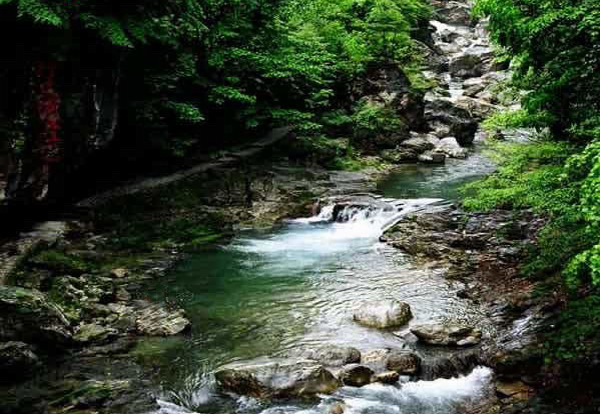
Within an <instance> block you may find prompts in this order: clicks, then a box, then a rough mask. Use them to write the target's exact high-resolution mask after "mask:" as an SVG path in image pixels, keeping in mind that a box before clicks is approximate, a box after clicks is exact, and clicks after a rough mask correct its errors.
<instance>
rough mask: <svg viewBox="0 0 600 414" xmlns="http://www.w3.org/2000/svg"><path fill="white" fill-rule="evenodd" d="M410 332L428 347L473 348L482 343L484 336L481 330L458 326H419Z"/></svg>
mask: <svg viewBox="0 0 600 414" xmlns="http://www.w3.org/2000/svg"><path fill="white" fill-rule="evenodd" d="M410 331H411V332H412V333H413V334H414V335H415V336H416V337H417V338H419V341H421V342H424V343H426V344H428V345H444V346H471V345H476V344H478V343H479V342H481V336H482V335H481V331H480V330H479V329H476V328H474V327H472V326H466V325H457V324H448V325H443V324H431V325H419V326H414V327H412V328H411V330H410Z"/></svg>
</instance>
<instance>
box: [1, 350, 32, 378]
mask: <svg viewBox="0 0 600 414" xmlns="http://www.w3.org/2000/svg"><path fill="white" fill-rule="evenodd" d="M38 366H39V359H38V357H37V355H36V354H35V353H34V352H33V349H32V348H31V346H29V345H28V344H25V343H23V342H5V343H0V372H2V375H1V376H0V382H4V381H6V382H11V381H12V380H14V379H15V378H17V379H18V378H22V377H25V376H27V375H28V374H30V373H31V372H33V371H34V370H35V368H37V367H38Z"/></svg>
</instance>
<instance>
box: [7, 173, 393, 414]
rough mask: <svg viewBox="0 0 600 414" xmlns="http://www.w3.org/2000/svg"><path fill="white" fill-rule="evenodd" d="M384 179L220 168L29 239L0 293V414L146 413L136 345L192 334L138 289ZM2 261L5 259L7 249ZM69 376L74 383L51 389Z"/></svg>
mask: <svg viewBox="0 0 600 414" xmlns="http://www.w3.org/2000/svg"><path fill="white" fill-rule="evenodd" d="M384 171H385V170H377V169H371V170H366V171H362V172H343V171H339V172H332V171H327V170H325V169H323V168H320V167H312V168H307V167H305V166H294V165H292V164H290V163H289V162H287V161H273V162H268V163H265V164H261V165H255V166H254V167H253V169H252V171H251V172H249V173H248V174H244V173H243V172H239V170H237V169H236V168H233V167H231V168H225V169H222V170H220V171H219V172H218V173H214V172H211V173H205V174H202V175H200V176H195V177H192V178H190V179H188V180H185V182H183V183H181V185H180V186H179V187H177V188H173V187H170V188H166V189H165V190H164V191H158V192H157V191H153V192H151V193H147V194H145V195H143V196H139V195H136V196H135V198H136V200H135V202H134V203H135V205H136V208H131V205H130V204H127V203H128V201H129V199H125V200H122V199H121V200H119V201H118V202H117V203H113V204H108V205H107V206H106V207H105V208H104V209H103V210H100V209H97V210H95V215H94V217H90V218H89V219H88V220H86V221H82V220H78V221H69V222H62V223H60V225H59V226H58V227H57V228H60V232H51V233H52V237H41V238H40V237H35V243H33V244H32V243H27V245H26V246H27V249H25V248H23V249H21V250H20V251H21V254H20V256H19V257H20V260H19V262H18V263H15V264H13V268H12V271H11V272H10V273H9V274H8V275H7V277H6V282H7V283H6V285H4V286H0V321H1V325H2V328H1V329H0V340H1V344H0V366H1V367H2V371H3V372H4V373H7V374H8V375H6V376H5V377H4V378H3V381H2V384H0V394H2V395H3V401H4V403H3V404H2V407H1V408H0V412H7V413H11V414H14V413H17V412H21V411H22V410H25V411H28V412H29V410H31V409H32V407H33V409H34V410H38V411H40V412H44V411H47V410H49V411H51V412H55V411H61V412H63V411H64V410H67V411H64V412H71V411H72V410H76V409H83V408H86V407H96V408H100V407H103V409H108V410H124V411H125V412H127V409H126V406H127V404H129V403H130V402H131V401H135V402H136V407H144V406H147V407H148V409H151V408H152V407H153V406H154V404H155V400H154V398H153V397H152V396H151V393H149V392H148V391H145V390H144V388H145V386H144V385H143V383H144V380H142V381H141V382H140V381H138V380H137V379H135V378H140V377H141V378H144V377H147V376H149V375H150V376H151V375H152V374H151V373H148V372H146V373H145V374H140V372H141V370H144V369H146V368H144V367H143V364H141V365H140V364H139V363H138V361H143V360H146V356H145V353H146V351H145V349H144V346H143V345H141V344H139V339H140V338H143V337H165V336H173V335H176V336H177V335H185V333H186V331H187V329H188V327H189V324H190V322H189V320H188V319H187V318H186V315H185V313H184V312H183V310H181V309H180V307H179V306H178V305H177V304H176V303H171V302H155V301H153V300H151V299H149V298H148V297H147V296H146V294H145V286H146V285H147V284H148V283H149V282H151V281H152V280H154V279H156V278H157V277H161V276H163V275H164V274H165V273H166V272H167V271H168V270H169V269H170V268H171V267H172V265H173V264H174V263H176V262H177V261H178V260H180V258H181V257H182V255H184V254H185V253H186V252H188V251H198V250H201V249H203V248H206V247H208V246H210V245H211V244H212V243H215V242H223V241H226V240H227V239H228V238H229V237H230V235H231V234H234V233H235V232H236V231H237V229H239V228H242V227H247V226H254V227H263V226H273V225H274V224H275V223H276V222H277V221H278V220H279V219H280V218H282V217H289V216H290V215H310V214H311V209H312V208H313V207H312V203H313V200H314V199H315V198H319V197H320V196H322V195H324V194H332V195H333V194H344V193H348V192H355V191H373V190H374V188H375V185H376V179H375V177H377V176H380V175H381V174H383V172H384ZM223 177H226V178H225V179H223ZM131 198H133V197H131ZM173 199H175V201H173ZM163 200H165V202H162V201H163ZM166 200H168V201H166ZM184 200H185V201H184ZM122 207H125V209H122ZM157 217H158V218H160V220H157ZM55 224H56V223H55ZM57 225H58V224H56V225H54V226H53V227H52V228H55V227H56V226H57ZM38 233H39V232H38ZM38 233H30V234H28V235H27V236H25V237H24V238H22V239H20V240H19V241H17V242H15V249H17V247H16V246H17V245H23V241H27V240H30V239H31V238H32V237H33V236H34V235H37V236H39V234H38ZM44 234H46V233H44ZM4 249H5V250H6V252H7V254H8V255H9V256H8V257H13V256H11V254H10V244H9V245H5V246H4ZM15 252H17V250H15ZM65 372H71V374H69V375H68V376H67V377H66V378H65V379H64V380H63V379H60V380H57V378H58V377H60V376H62V375H63V374H64V373H65ZM50 384H51V385H50ZM3 410H4V411H3ZM135 412H139V411H135Z"/></svg>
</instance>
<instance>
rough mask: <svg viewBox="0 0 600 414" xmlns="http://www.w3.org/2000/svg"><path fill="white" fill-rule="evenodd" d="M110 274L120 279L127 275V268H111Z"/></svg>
mask: <svg viewBox="0 0 600 414" xmlns="http://www.w3.org/2000/svg"><path fill="white" fill-rule="evenodd" d="M110 274H111V276H114V277H116V278H118V279H122V278H124V277H127V276H129V270H127V269H124V268H118V269H113V270H111V272H110Z"/></svg>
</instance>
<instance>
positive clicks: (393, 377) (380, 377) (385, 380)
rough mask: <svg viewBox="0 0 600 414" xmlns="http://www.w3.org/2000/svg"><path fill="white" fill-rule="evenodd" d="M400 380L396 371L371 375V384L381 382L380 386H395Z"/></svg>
mask: <svg viewBox="0 0 600 414" xmlns="http://www.w3.org/2000/svg"><path fill="white" fill-rule="evenodd" d="M399 379H400V374H398V373H397V372H396V371H386V372H382V373H379V374H375V375H373V377H372V378H371V382H381V383H382V384H395V383H397V382H398V380H399Z"/></svg>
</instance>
